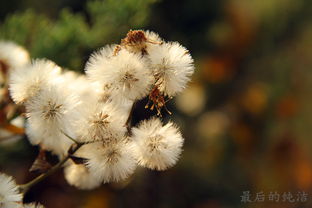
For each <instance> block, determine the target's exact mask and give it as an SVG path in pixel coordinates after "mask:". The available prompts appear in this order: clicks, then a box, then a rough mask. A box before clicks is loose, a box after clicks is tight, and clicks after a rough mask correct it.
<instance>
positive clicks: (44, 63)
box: [10, 60, 61, 103]
mask: <svg viewBox="0 0 312 208" xmlns="http://www.w3.org/2000/svg"><path fill="white" fill-rule="evenodd" d="M60 72H61V69H60V67H58V66H57V65H56V64H54V63H53V62H52V61H48V60H35V61H33V62H32V63H30V64H27V65H26V66H24V67H23V68H20V69H19V70H15V71H13V72H12V73H11V75H10V93H11V96H12V98H13V100H14V102H15V103H25V102H27V101H29V100H30V99H32V98H33V97H35V96H36V95H37V94H38V93H39V92H40V91H41V90H42V89H44V88H46V85H48V84H49V83H51V82H53V81H54V79H55V78H56V77H57V76H58V75H59V74H60Z"/></svg>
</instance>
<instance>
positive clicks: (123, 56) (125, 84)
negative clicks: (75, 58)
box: [86, 48, 154, 100]
mask: <svg viewBox="0 0 312 208" xmlns="http://www.w3.org/2000/svg"><path fill="white" fill-rule="evenodd" d="M107 50H109V51H111V48H104V49H102V51H100V52H97V53H95V54H94V55H92V56H91V58H90V60H89V62H88V63H87V67H86V73H87V74H88V76H89V77H90V79H91V80H94V81H96V82H99V83H101V85H102V86H103V87H104V86H107V88H108V89H107V90H109V91H110V92H111V93H112V96H114V97H118V96H121V97H124V98H127V99H130V100H136V99H141V98H143V97H144V96H146V95H147V94H148V92H149V89H150V86H151V85H152V83H153V80H154V79H153V76H152V75H151V74H150V72H149V71H148V67H147V65H146V63H145V60H144V59H143V58H142V57H141V56H140V55H136V54H133V53H130V52H128V51H127V50H121V51H120V52H119V53H118V54H117V55H115V56H113V55H112V56H108V55H107V54H109V52H107Z"/></svg>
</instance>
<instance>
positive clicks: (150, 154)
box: [132, 118, 184, 170]
mask: <svg viewBox="0 0 312 208" xmlns="http://www.w3.org/2000/svg"><path fill="white" fill-rule="evenodd" d="M132 139H133V149H134V153H135V156H136V158H137V160H138V163H139V165H142V166H144V167H147V168H150V169H156V170H165V169H167V168H169V167H171V166H173V165H174V164H175V163H176V162H177V160H178V158H179V156H180V154H181V151H182V145H183V141H184V139H183V137H182V135H181V133H180V131H179V130H178V128H177V127H176V126H175V125H174V124H173V123H171V122H169V123H168V124H166V125H164V126H163V125H162V123H161V121H160V120H159V119H158V118H152V119H150V120H147V121H143V122H142V123H141V124H140V125H139V126H138V127H137V128H134V129H133V137H132Z"/></svg>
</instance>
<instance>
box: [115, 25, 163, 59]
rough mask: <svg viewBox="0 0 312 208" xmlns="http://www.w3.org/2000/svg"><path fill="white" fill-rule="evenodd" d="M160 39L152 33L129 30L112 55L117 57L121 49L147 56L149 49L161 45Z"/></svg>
mask: <svg viewBox="0 0 312 208" xmlns="http://www.w3.org/2000/svg"><path fill="white" fill-rule="evenodd" d="M162 42H163V41H162V40H161V38H160V37H159V36H158V35H157V34H156V33H154V32H151V31H143V30H130V31H129V32H128V33H127V36H126V37H125V38H124V39H122V40H121V43H120V45H118V46H116V47H115V51H114V54H115V55H117V54H118V53H119V51H120V50H121V49H122V48H125V49H126V50H128V51H129V52H132V53H137V54H141V55H147V54H148V51H149V49H150V47H153V45H159V44H162Z"/></svg>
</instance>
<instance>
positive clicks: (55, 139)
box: [26, 85, 79, 155]
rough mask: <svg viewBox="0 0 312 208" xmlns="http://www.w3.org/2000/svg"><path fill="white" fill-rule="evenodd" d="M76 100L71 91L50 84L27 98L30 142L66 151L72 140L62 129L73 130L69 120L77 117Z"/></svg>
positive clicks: (59, 151) (70, 131)
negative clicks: (29, 100)
mask: <svg viewBox="0 0 312 208" xmlns="http://www.w3.org/2000/svg"><path fill="white" fill-rule="evenodd" d="M78 105H79V101H78V100H77V98H76V97H75V96H74V94H73V93H71V91H69V90H66V89H65V88H63V87H62V88H61V86H55V85H51V86H50V87H48V88H46V89H43V90H41V91H40V93H39V95H38V96H36V97H35V98H33V99H32V101H31V102H27V105H26V110H27V117H28V119H27V123H28V124H27V128H26V131H27V133H28V136H29V140H30V142H31V143H32V144H40V145H41V146H42V148H44V149H46V150H51V151H53V152H54V153H56V154H58V155H62V154H65V153H66V152H67V150H68V148H69V146H70V145H71V144H72V141H71V140H69V139H68V138H67V137H66V136H65V135H64V134H63V132H66V133H67V134H73V126H72V123H73V122H74V121H75V120H77V119H78V118H79V114H78V113H77V112H78V111H77V107H78Z"/></svg>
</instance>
